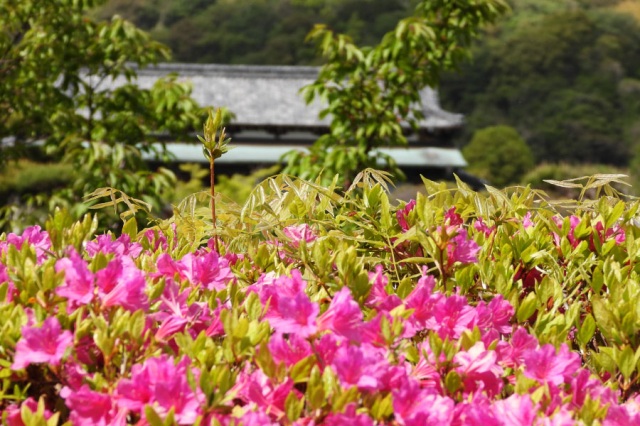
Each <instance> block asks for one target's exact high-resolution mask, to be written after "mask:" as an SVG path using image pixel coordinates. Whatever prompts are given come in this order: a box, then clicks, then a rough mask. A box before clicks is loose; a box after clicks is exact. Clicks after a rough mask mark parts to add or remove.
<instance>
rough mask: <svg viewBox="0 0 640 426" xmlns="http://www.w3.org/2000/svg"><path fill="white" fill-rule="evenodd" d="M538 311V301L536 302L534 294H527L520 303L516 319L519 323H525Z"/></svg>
mask: <svg viewBox="0 0 640 426" xmlns="http://www.w3.org/2000/svg"><path fill="white" fill-rule="evenodd" d="M537 309H538V301H537V300H536V295H535V293H529V294H528V295H527V297H525V299H524V300H523V301H522V302H521V303H520V306H519V307H518V312H517V313H516V317H517V318H518V321H519V322H525V321H526V320H528V319H529V318H531V316H532V315H533V313H534V312H535V311H536V310H537Z"/></svg>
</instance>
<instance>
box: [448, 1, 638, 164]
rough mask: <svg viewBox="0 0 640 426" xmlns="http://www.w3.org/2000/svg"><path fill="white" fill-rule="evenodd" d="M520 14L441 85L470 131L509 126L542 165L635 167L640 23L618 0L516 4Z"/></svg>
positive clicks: (479, 45) (494, 32) (478, 46)
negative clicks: (630, 163) (622, 9)
mask: <svg viewBox="0 0 640 426" xmlns="http://www.w3.org/2000/svg"><path fill="white" fill-rule="evenodd" d="M512 3H513V6H514V7H513V11H514V13H513V14H512V15H510V16H509V17H508V19H506V20H504V21H502V22H501V23H500V24H499V25H498V26H495V27H493V28H492V29H491V30H490V31H488V32H487V33H486V34H485V35H486V37H483V38H481V39H480V41H479V43H477V44H476V45H475V46H474V48H473V53H474V57H475V58H476V59H475V61H474V62H473V63H470V64H468V65H465V66H463V67H462V72H461V73H460V74H457V75H447V76H445V78H444V80H443V84H442V86H441V95H442V96H441V98H442V100H443V104H444V105H445V107H447V108H450V109H454V110H456V111H459V112H462V113H465V114H467V128H466V133H465V134H464V135H463V136H462V140H463V141H464V140H467V139H469V137H470V135H472V134H473V132H474V131H476V130H478V129H481V128H484V127H487V126H491V125H495V124H497V123H501V124H507V125H510V126H513V127H515V128H517V129H518V131H519V132H520V134H522V135H523V136H524V138H525V140H526V141H527V143H528V144H529V146H530V147H531V149H532V150H533V152H534V154H535V157H536V159H537V161H548V162H559V161H565V162H571V163H600V162H604V163H608V164H613V165H618V166H625V165H628V161H629V158H630V153H631V152H632V151H633V146H634V144H636V143H637V140H638V139H637V136H634V135H633V133H634V132H633V130H632V129H633V128H634V126H635V127H637V126H638V125H639V123H640V119H639V117H640V108H638V106H639V105H638V104H637V103H635V102H634V101H632V98H634V95H632V93H637V92H635V89H634V88H635V87H637V84H638V81H639V79H640V59H639V58H640V25H639V24H638V22H637V21H636V20H634V19H633V17H631V16H630V15H624V14H621V13H618V12H615V9H611V8H610V7H604V6H615V3H616V2H611V1H610V2H595V1H583V2H579V4H577V5H576V3H575V2H568V1H554V2H544V1H543V2H537V1H536V2H534V1H530V0H514V1H513V2H512Z"/></svg>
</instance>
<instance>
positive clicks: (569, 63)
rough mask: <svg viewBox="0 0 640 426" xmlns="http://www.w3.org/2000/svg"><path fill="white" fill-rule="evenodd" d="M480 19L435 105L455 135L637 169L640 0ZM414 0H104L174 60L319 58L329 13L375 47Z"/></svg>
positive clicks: (580, 3) (335, 24)
mask: <svg viewBox="0 0 640 426" xmlns="http://www.w3.org/2000/svg"><path fill="white" fill-rule="evenodd" d="M509 4H510V6H511V9H512V11H511V13H509V14H507V15H506V16H504V17H503V18H502V19H501V20H500V21H499V22H498V23H497V24H496V25H492V26H489V27H486V28H485V30H484V34H483V35H482V36H481V37H479V38H478V39H477V41H476V42H475V43H474V45H473V48H472V60H471V61H470V62H468V63H466V64H465V65H463V67H462V68H461V69H460V71H459V72H449V73H447V74H446V75H445V76H444V78H443V80H442V82H441V86H440V87H439V92H440V100H441V103H442V104H443V106H444V107H445V108H446V109H448V110H450V111H453V112H459V113H463V114H465V116H466V125H465V127H464V129H463V131H462V132H461V133H460V134H459V135H458V136H457V138H456V143H457V144H458V145H459V146H464V145H465V144H467V143H468V142H469V141H470V140H471V139H472V137H473V135H474V133H475V132H476V131H478V130H480V129H483V128H486V127H488V126H495V125H506V126H510V127H513V128H515V129H516V130H517V132H518V133H519V134H520V135H521V136H522V138H523V139H524V140H525V141H526V143H527V145H528V146H529V147H530V148H531V150H532V152H533V155H534V160H535V163H536V164H540V163H545V162H546V163H570V164H585V163H588V164H602V163H604V164H609V165H613V166H618V167H632V168H634V169H635V168H637V165H638V164H640V155H639V154H638V151H639V145H640V24H639V22H640V2H639V1H637V0H510V1H509ZM412 6H413V5H412V1H411V0H233V1H229V0H193V1H189V2H183V1H175V0H111V1H110V2H108V4H107V5H106V6H104V7H103V8H101V9H100V10H99V11H98V12H97V16H99V17H102V18H105V19H106V18H108V17H110V16H112V15H114V14H120V15H122V16H123V17H125V18H126V19H129V20H132V21H133V22H134V23H135V24H136V25H138V26H139V27H141V28H143V29H145V30H147V31H149V32H150V34H151V36H152V37H153V38H155V39H156V40H158V41H161V42H163V43H166V44H167V45H168V46H169V47H170V48H171V49H172V51H173V60H175V61H179V62H205V63H225V64H271V65H309V64H320V63H321V58H320V57H319V56H318V55H317V54H316V50H315V46H314V45H313V44H312V43H305V35H306V34H307V33H308V31H309V29H311V28H312V27H313V25H314V24H316V23H319V22H321V23H326V24H327V25H329V27H331V28H332V29H334V30H336V31H337V32H342V33H346V34H348V35H350V36H351V37H352V38H353V39H354V41H355V42H356V43H358V44H360V45H374V44H376V43H377V42H378V41H379V40H380V38H381V37H382V35H383V34H385V33H386V32H387V31H389V30H391V29H392V28H393V27H394V25H395V24H396V23H397V21H398V20H400V19H401V18H402V17H404V16H408V15H410V14H411V10H412Z"/></svg>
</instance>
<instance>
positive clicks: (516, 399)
mask: <svg viewBox="0 0 640 426" xmlns="http://www.w3.org/2000/svg"><path fill="white" fill-rule="evenodd" d="M493 407H494V408H493V410H494V412H495V413H496V414H497V415H498V417H499V418H500V419H502V424H505V425H513V426H532V425H533V424H534V421H535V419H536V413H537V411H538V407H537V405H535V404H534V403H533V401H531V397H530V396H529V395H518V394H513V395H511V396H510V397H508V398H506V399H502V400H498V401H495V402H494V403H493Z"/></svg>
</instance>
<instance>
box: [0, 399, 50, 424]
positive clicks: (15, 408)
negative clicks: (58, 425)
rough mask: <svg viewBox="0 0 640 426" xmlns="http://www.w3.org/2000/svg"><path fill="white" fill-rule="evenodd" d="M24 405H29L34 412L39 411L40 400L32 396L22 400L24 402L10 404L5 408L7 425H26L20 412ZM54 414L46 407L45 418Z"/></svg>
mask: <svg viewBox="0 0 640 426" xmlns="http://www.w3.org/2000/svg"><path fill="white" fill-rule="evenodd" d="M22 406H25V407H27V408H28V409H29V411H31V412H32V413H35V412H37V411H38V402H37V401H36V400H35V399H33V398H31V397H29V398H27V399H25V400H24V401H22V404H20V405H17V404H9V406H8V407H7V408H5V412H6V416H7V423H6V425H7V426H25V424H24V422H23V421H22V415H21V414H20V410H21V408H22ZM52 415H53V413H52V412H51V411H49V410H48V409H47V408H45V409H44V418H45V419H47V420H48V419H49V418H50V417H51V416H52Z"/></svg>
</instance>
